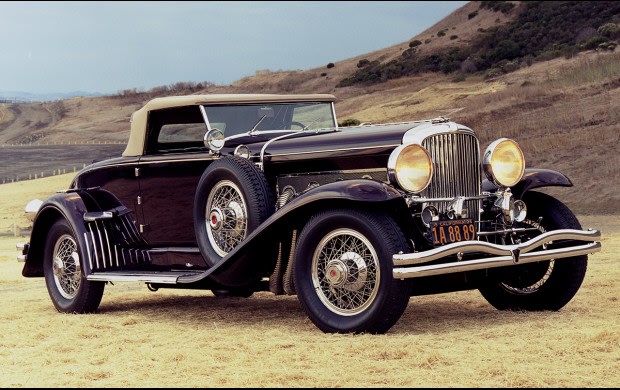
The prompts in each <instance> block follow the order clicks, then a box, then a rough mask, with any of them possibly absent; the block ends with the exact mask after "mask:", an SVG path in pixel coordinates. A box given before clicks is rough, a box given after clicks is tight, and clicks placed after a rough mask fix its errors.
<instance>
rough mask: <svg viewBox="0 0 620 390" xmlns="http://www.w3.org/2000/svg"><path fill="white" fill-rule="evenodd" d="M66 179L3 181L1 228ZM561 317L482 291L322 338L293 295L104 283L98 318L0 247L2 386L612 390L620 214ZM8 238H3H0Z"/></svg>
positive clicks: (415, 302) (424, 302)
mask: <svg viewBox="0 0 620 390" xmlns="http://www.w3.org/2000/svg"><path fill="white" fill-rule="evenodd" d="M70 179H71V175H65V176H57V177H54V178H46V179H42V180H41V179H40V180H34V181H28V182H21V183H12V184H5V185H0V202H1V203H0V221H3V222H2V223H5V222H6V221H10V220H15V219H19V218H20V217H21V213H22V210H23V204H24V202H26V201H27V200H29V199H31V198H34V197H35V195H36V196H45V195H46V194H48V193H51V192H53V191H54V190H56V189H61V188H64V187H66V186H67V185H68V184H69V181H70ZM580 219H581V221H582V224H583V225H584V226H585V227H588V226H592V227H597V228H600V229H601V230H602V231H603V251H602V252H601V253H599V254H596V255H594V256H591V257H590V266H589V270H588V274H587V276H586V280H585V282H584V284H583V286H582V288H581V290H580V291H579V292H578V294H577V296H576V297H575V298H574V299H573V301H571V302H570V303H569V304H568V305H567V306H566V307H565V308H564V309H562V310H561V311H559V312H550V313H520V312H499V311H496V310H495V309H493V308H492V307H491V306H490V305H489V304H487V303H486V301H485V300H484V299H483V298H482V297H481V296H480V295H479V294H478V292H476V291H468V292H460V293H451V294H442V295H435V296H425V297H414V298H412V299H411V301H410V304H409V307H408V308H407V310H406V312H405V314H404V316H403V317H402V318H401V319H400V321H399V322H398V323H397V324H396V325H395V326H394V327H393V328H392V329H391V330H390V332H389V333H388V334H385V335H380V336H377V335H326V334H323V333H321V332H320V331H319V330H318V329H317V328H315V327H314V325H312V323H311V322H310V321H309V320H308V319H307V318H306V316H305V314H304V313H303V311H302V309H301V307H300V305H299V303H298V301H297V299H296V298H295V297H275V296H273V295H272V294H270V293H257V294H255V295H254V296H253V297H252V298H249V299H242V298H228V299H219V298H216V297H214V296H213V295H212V294H211V293H210V292H207V291H189V290H188V291H184V290H160V291H159V292H156V293H153V292H149V291H148V290H147V289H146V287H145V286H144V285H142V284H137V283H136V284H133V283H125V284H122V283H118V284H116V285H114V286H110V285H108V286H107V287H106V292H105V294H104V297H103V301H102V304H101V306H100V310H99V312H98V313H97V314H93V315H67V314H60V313H58V312H57V311H56V310H55V309H54V307H53V305H52V303H51V301H50V299H49V297H48V295H47V291H46V288H45V282H44V280H43V279H26V278H23V277H22V276H21V268H22V265H21V264H19V263H17V262H16V261H15V255H16V251H15V249H14V248H15V243H16V242H18V241H21V240H24V238H19V237H4V238H0V299H1V300H0V387H317V386H318V387H618V386H620V305H619V299H620V288H619V287H618V280H620V265H619V264H618V253H620V217H619V216H617V215H606V216H582V217H580ZM0 230H2V229H0Z"/></svg>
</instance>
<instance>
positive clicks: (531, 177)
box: [482, 168, 573, 199]
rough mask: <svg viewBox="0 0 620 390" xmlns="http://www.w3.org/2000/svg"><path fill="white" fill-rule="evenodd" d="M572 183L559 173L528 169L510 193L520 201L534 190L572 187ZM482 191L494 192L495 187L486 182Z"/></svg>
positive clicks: (548, 170)
mask: <svg viewBox="0 0 620 390" xmlns="http://www.w3.org/2000/svg"><path fill="white" fill-rule="evenodd" d="M572 186H573V182H571V181H570V179H569V178H568V177H566V176H565V175H563V174H562V173H560V172H557V171H553V170H551V169H539V168H528V169H526V170H525V173H523V178H521V181H520V182H518V183H517V184H516V185H514V186H513V187H512V193H513V194H514V195H515V197H516V198H518V199H521V198H523V195H524V194H525V193H526V192H527V191H529V190H533V189H534V188H540V187H572ZM482 190H483V191H489V192H495V190H497V186H495V184H493V183H492V182H490V181H488V180H484V181H483V182H482Z"/></svg>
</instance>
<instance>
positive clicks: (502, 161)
mask: <svg viewBox="0 0 620 390" xmlns="http://www.w3.org/2000/svg"><path fill="white" fill-rule="evenodd" d="M482 164H483V168H484V173H485V174H486V175H487V177H488V178H489V180H491V181H492V182H493V183H495V185H497V186H505V187H512V186H514V185H515V184H517V183H518V182H519V180H521V178H522V177H523V172H524V171H525V158H524V157H523V152H522V151H521V148H520V147H519V145H518V144H517V143H516V142H515V141H513V140H511V139H508V138H500V139H498V140H497V141H494V142H493V143H491V145H489V147H488V148H487V150H486V151H485V152H484V156H483V158H482Z"/></svg>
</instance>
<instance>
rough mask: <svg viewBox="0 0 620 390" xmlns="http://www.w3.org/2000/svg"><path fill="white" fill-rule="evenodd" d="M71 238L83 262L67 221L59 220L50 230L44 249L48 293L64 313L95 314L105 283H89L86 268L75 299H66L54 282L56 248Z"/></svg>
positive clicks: (82, 270)
mask: <svg viewBox="0 0 620 390" xmlns="http://www.w3.org/2000/svg"><path fill="white" fill-rule="evenodd" d="M68 236H70V237H71V239H72V240H73V241H74V242H75V244H76V252H77V254H78V257H79V259H80V261H81V259H83V258H84V257H83V253H82V251H81V250H80V245H79V243H78V240H77V239H76V236H75V233H74V232H73V229H72V228H71V226H70V225H69V223H68V222H67V221H66V220H65V219H59V220H57V221H56V222H55V223H54V224H53V225H52V227H51V228H50V229H49V232H48V235H47V238H46V241H45V249H44V258H43V272H44V275H45V284H46V285H47V291H48V293H49V295H50V298H51V299H52V303H53V304H54V306H55V307H56V309H57V310H58V311H59V312H62V313H93V312H94V311H95V310H97V308H98V307H99V304H100V303H101V298H102V297H103V290H104V288H105V282H89V281H88V280H86V277H85V276H84V267H83V266H81V271H80V284H79V287H78V289H77V293H76V295H75V296H74V297H73V298H70V299H68V298H66V297H64V296H63V295H62V294H61V292H60V290H59V288H58V286H57V285H56V282H55V280H54V270H53V267H54V247H55V245H56V243H57V242H58V240H59V239H61V238H62V237H68Z"/></svg>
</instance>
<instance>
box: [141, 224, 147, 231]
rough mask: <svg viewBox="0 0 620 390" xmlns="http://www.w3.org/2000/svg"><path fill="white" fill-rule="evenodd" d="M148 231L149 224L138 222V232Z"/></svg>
mask: <svg viewBox="0 0 620 390" xmlns="http://www.w3.org/2000/svg"><path fill="white" fill-rule="evenodd" d="M147 231H149V225H142V224H140V233H144V232H147Z"/></svg>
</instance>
